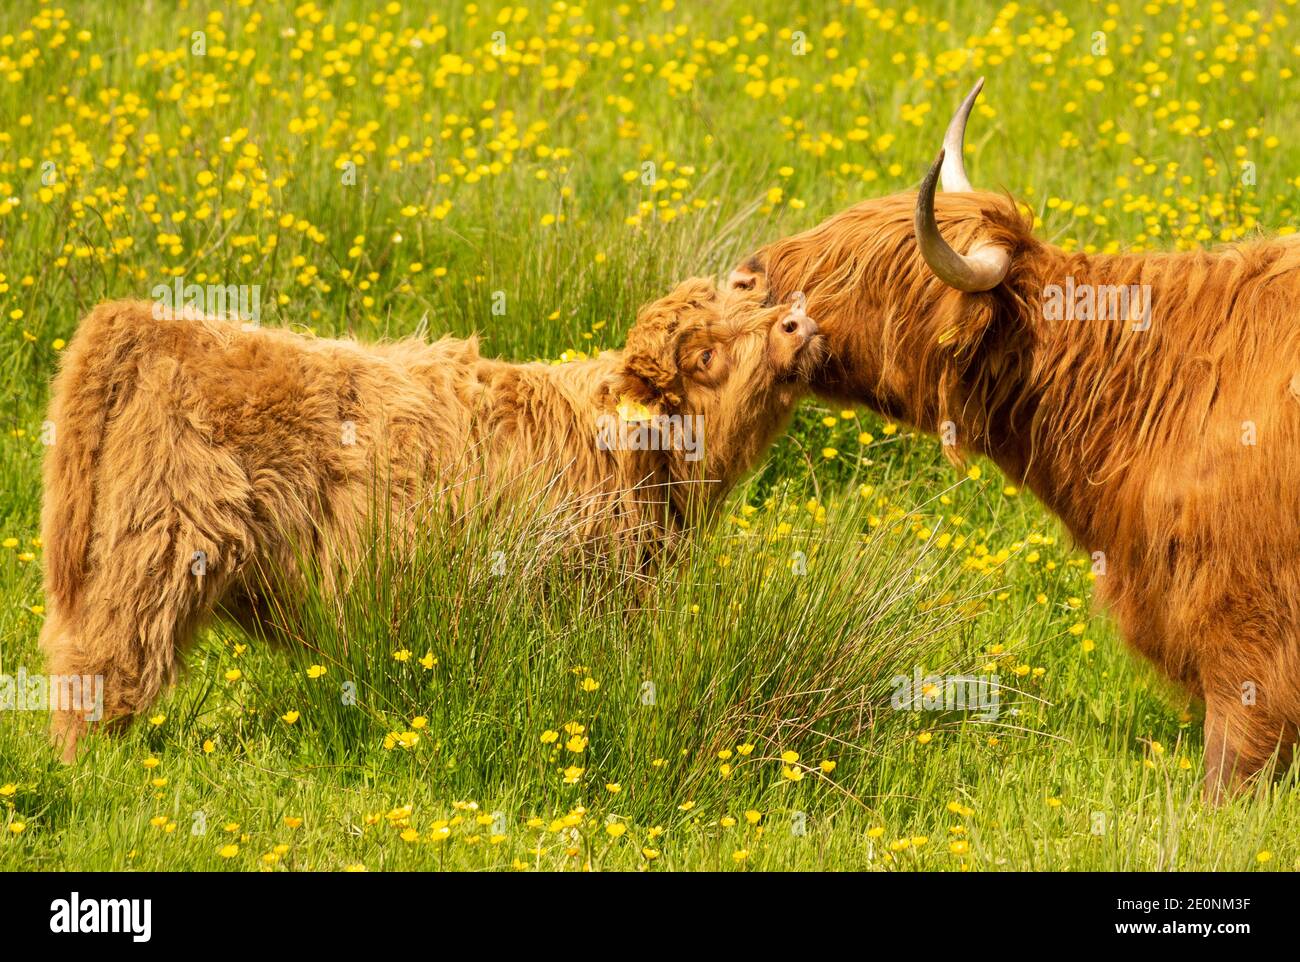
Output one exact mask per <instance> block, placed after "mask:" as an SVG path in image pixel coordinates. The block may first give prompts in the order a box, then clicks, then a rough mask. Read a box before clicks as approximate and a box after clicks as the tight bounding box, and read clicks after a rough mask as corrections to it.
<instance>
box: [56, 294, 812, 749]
mask: <svg viewBox="0 0 1300 962" xmlns="http://www.w3.org/2000/svg"><path fill="white" fill-rule="evenodd" d="M785 313H787V312H785V311H781V310H772V309H768V308H765V307H764V306H763V305H762V303H761V298H759V297H757V296H754V295H747V294H739V295H738V294H735V293H719V292H718V290H717V287H716V285H715V284H714V283H713V282H712V281H708V280H694V281H688V282H686V283H684V284H682V285H680V286H679V287H678V288H677V289H676V290H675V291H674V292H673V293H672V294H670V295H668V296H667V297H665V298H663V299H661V300H659V301H656V302H654V303H652V304H650V305H648V306H647V307H645V308H644V309H643V310H642V311H641V313H640V315H639V317H638V319H637V323H636V325H635V326H634V327H633V328H632V330H631V332H630V333H629V336H628V345H627V348H626V350H624V351H614V352H606V353H604V354H602V355H600V356H599V357H597V358H595V359H592V360H588V361H580V362H573V363H569V364H564V365H559V366H553V365H549V364H544V363H533V364H512V363H508V362H505V361H500V360H492V359H487V358H483V357H480V356H479V352H478V345H477V342H476V341H475V340H473V339H471V340H456V339H451V338H445V339H443V340H440V341H437V342H434V343H427V342H425V341H423V340H418V339H408V340H402V341H397V342H393V343H384V344H362V343H358V342H355V341H351V340H327V339H315V338H307V337H303V336H300V335H297V334H293V333H290V332H288V331H284V330H273V329H253V330H247V329H244V328H243V326H241V325H240V324H239V323H237V322H232V321H226V320H216V319H210V318H199V317H176V318H171V317H165V318H163V319H156V318H155V317H154V316H153V310H152V305H150V304H148V303H143V302H116V303H109V304H103V305H101V306H99V307H97V308H95V309H94V310H93V311H92V312H91V313H90V314H89V315H88V316H87V317H86V318H85V319H84V320H83V321H82V323H81V325H80V326H79V328H78V330H77V333H76V335H75V336H74V338H73V339H72V342H71V344H70V345H69V346H68V348H67V351H66V353H65V357H64V359H63V364H62V367H61V370H60V372H59V374H58V376H57V378H56V379H55V382H54V385H53V396H52V401H51V406H50V415H49V417H50V421H51V422H53V426H54V431H55V434H54V444H53V447H52V448H51V450H50V453H49V455H48V457H47V460H46V465H45V502H44V510H43V518H42V532H43V537H44V543H45V545H46V558H45V576H46V604H47V621H46V625H45V627H44V630H43V633H42V646H43V647H44V649H45V651H46V653H47V659H48V664H49V671H50V673H51V675H55V676H62V677H69V676H81V677H86V676H89V677H95V676H99V677H101V678H102V683H103V695H104V704H103V706H102V712H103V717H104V718H105V719H110V720H111V719H123V718H127V719H129V718H130V717H131V716H133V715H135V714H137V713H138V712H140V711H142V710H144V709H145V708H146V707H148V706H149V704H150V703H151V702H152V701H153V700H154V699H155V697H156V696H157V695H158V693H159V691H160V690H161V689H162V688H163V687H164V686H165V685H166V684H167V683H168V682H169V681H170V680H171V679H172V678H173V677H174V675H175V673H176V669H177V666H178V664H179V658H180V656H181V654H182V652H183V649H184V648H185V645H186V643H187V641H188V640H189V638H190V637H191V636H192V634H193V632H194V629H195V627H196V625H197V624H198V623H199V621H200V620H201V619H202V618H204V617H205V616H207V615H208V614H210V613H212V612H213V611H214V609H216V608H218V606H220V607H222V608H223V609H225V610H228V611H230V612H233V613H236V614H243V615H247V616H249V617H251V618H252V619H253V620H254V621H256V613H257V612H258V611H259V610H260V606H259V596H260V595H262V594H263V593H265V592H266V591H268V590H272V589H273V587H274V586H278V587H280V588H283V587H284V586H285V585H289V584H291V583H292V579H286V578H284V577H283V573H284V572H286V571H289V570H291V569H292V568H293V566H294V564H295V560H296V559H300V558H302V557H303V553H304V552H306V553H308V554H310V556H312V557H313V558H315V559H317V560H319V561H321V563H322V566H323V567H324V568H325V569H326V570H327V571H328V570H329V569H331V568H333V567H335V566H336V565H338V564H346V563H347V562H348V561H349V560H355V556H356V554H357V548H358V547H359V545H358V541H359V539H360V538H361V537H362V532H363V530H364V528H365V524H366V518H367V517H368V516H369V515H370V514H371V513H372V512H373V509H374V508H375V507H376V496H377V492H378V497H380V498H382V499H383V504H384V505H385V506H386V507H388V508H389V509H391V513H392V515H393V516H394V517H395V518H399V519H404V522H402V523H404V524H405V525H406V526H407V527H408V528H418V527H419V526H420V525H422V524H427V523H430V521H431V519H437V518H439V517H444V516H440V515H438V514H437V513H436V512H433V511H431V510H430V506H429V505H428V503H427V501H428V499H429V498H430V497H435V498H450V499H453V500H457V499H458V500H461V501H473V500H481V499H484V498H491V497H494V496H497V495H500V494H501V493H502V492H503V491H505V490H506V489H507V488H508V487H509V486H510V485H513V484H517V483H518V482H519V480H520V479H521V478H522V477H525V476H528V475H530V474H532V475H533V476H534V477H535V479H536V481H537V487H536V489H535V490H536V491H537V492H538V493H539V496H540V497H541V498H542V499H543V500H545V501H547V502H549V503H553V504H555V505H557V506H559V507H561V508H563V509H564V511H565V513H566V517H568V518H569V521H568V522H566V524H568V525H569V527H570V530H572V531H574V532H577V534H578V536H579V537H580V538H581V539H582V540H590V539H591V538H593V537H595V536H596V535H598V534H603V535H604V536H605V541H604V542H603V543H607V544H612V545H614V546H616V547H618V548H620V549H622V550H623V552H624V553H625V554H626V555H627V556H628V557H631V558H634V559H642V560H644V559H645V558H646V557H652V556H653V555H654V554H656V553H658V552H659V551H660V549H662V548H663V546H664V545H665V544H667V543H669V542H671V541H672V539H673V538H674V537H675V536H676V535H677V534H678V533H679V532H681V531H682V530H683V529H684V528H685V527H686V526H687V525H688V524H690V523H692V522H693V521H695V520H698V519H699V518H700V517H703V516H705V515H707V514H708V512H709V511H710V510H711V509H712V508H713V506H715V505H717V504H718V502H719V501H720V500H721V498H722V497H723V496H724V495H725V494H726V493H727V491H728V490H729V489H730V487H731V486H732V485H733V484H734V483H735V482H736V481H737V480H738V479H739V477H740V476H741V475H742V474H743V473H744V472H745V471H746V470H748V469H749V468H750V467H751V466H752V465H753V464H754V462H755V460H756V459H757V458H758V457H759V455H760V454H761V453H762V451H763V449H764V447H765V446H766V445H767V444H768V443H769V442H770V440H771V439H772V438H773V436H774V435H775V434H776V433H777V432H778V431H779V429H780V428H781V426H782V425H783V424H784V422H785V420H786V418H787V417H788V415H789V413H790V411H791V409H792V407H793V405H794V403H795V401H796V399H797V397H798V395H799V394H800V392H801V390H802V385H803V383H804V382H806V377H807V373H808V370H809V366H810V365H811V364H812V363H813V362H815V360H816V348H817V346H818V342H817V340H816V338H815V337H814V334H815V331H814V330H813V329H811V328H810V327H809V326H808V325H803V326H802V327H799V329H798V330H793V329H792V328H791V324H790V323H789V322H786V321H783V319H782V317H781V315H783V314H785ZM620 403H623V404H625V405H626V404H628V403H635V404H638V405H642V406H644V408H645V409H647V410H648V411H650V412H652V413H654V414H661V415H679V416H696V417H698V418H700V419H701V423H702V424H703V427H704V438H703V442H704V447H703V451H702V454H703V457H702V458H700V459H698V460H695V459H692V457H691V455H692V454H693V452H691V451H689V450H687V449H685V448H684V447H682V446H680V445H679V446H677V447H673V446H671V444H670V445H667V446H666V449H664V448H665V446H664V445H660V446H659V447H660V449H657V450H656V449H633V448H631V447H630V446H627V445H620V444H618V443H615V444H612V445H611V444H609V443H606V444H604V445H603V446H602V445H601V444H599V443H597V438H598V423H599V422H598V418H601V417H602V416H609V415H614V416H616V411H617V409H618V408H619V406H620ZM670 440H671V439H670ZM277 578H278V580H276V579H277ZM250 613H251V614H250ZM74 707H77V706H63V709H64V710H59V711H57V712H56V713H55V714H54V717H53V720H52V735H53V737H54V738H55V740H56V741H57V742H59V743H60V744H61V745H62V747H63V749H64V755H65V758H67V759H69V760H70V759H71V758H72V757H73V756H74V754H75V748H76V744H77V742H78V739H79V737H80V736H81V734H82V733H83V732H84V730H85V728H86V719H85V714H86V712H85V711H76V710H71V709H72V708H74ZM80 707H82V708H83V709H84V708H85V707H86V706H80Z"/></svg>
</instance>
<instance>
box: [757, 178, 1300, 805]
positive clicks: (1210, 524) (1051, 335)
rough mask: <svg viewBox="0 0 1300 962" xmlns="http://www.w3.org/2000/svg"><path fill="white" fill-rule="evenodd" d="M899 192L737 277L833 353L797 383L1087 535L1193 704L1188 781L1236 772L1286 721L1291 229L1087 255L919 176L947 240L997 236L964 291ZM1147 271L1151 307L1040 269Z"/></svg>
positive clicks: (1284, 735) (1286, 728)
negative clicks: (915, 430) (800, 321)
mask: <svg viewBox="0 0 1300 962" xmlns="http://www.w3.org/2000/svg"><path fill="white" fill-rule="evenodd" d="M915 207H916V195H915V194H910V193H908V194H899V195H894V196H889V197H884V198H881V199H878V200H872V201H867V202H865V203H861V204H858V205H856V206H855V207H852V208H850V209H848V210H845V211H843V212H841V213H839V214H837V215H835V216H833V217H831V218H829V219H828V220H826V221H825V222H823V223H822V224H820V225H819V226H817V227H815V228H813V229H811V230H809V231H807V232H805V233H802V234H799V235H796V236H793V237H789V238H786V239H783V240H780V241H777V242H775V243H772V244H770V245H768V246H766V247H765V248H763V249H761V250H760V251H758V252H757V253H756V254H755V255H754V256H753V257H752V258H750V259H749V261H748V262H747V263H746V264H744V265H742V266H741V268H739V269H738V271H737V273H736V274H735V275H734V277H735V283H736V285H737V286H741V287H757V288H758V289H763V288H764V287H766V288H767V289H768V295H769V302H770V303H774V304H779V303H783V302H787V301H789V300H791V299H792V298H794V297H795V295H796V292H802V294H803V296H804V297H805V298H806V299H807V305H808V311H809V313H810V314H812V315H813V316H814V317H816V318H817V319H818V323H819V324H820V326H821V330H822V332H823V333H824V334H825V335H826V336H827V338H828V341H829V344H830V350H831V357H830V360H829V361H828V363H827V365H826V366H825V367H824V368H823V371H824V372H825V373H824V374H823V375H822V376H821V377H819V378H818V379H817V380H816V381H815V383H814V388H815V389H816V390H818V391H819V392H820V393H823V394H826V395H830V396H833V397H837V398H841V399H850V400H854V401H859V402H864V403H867V404H869V405H871V406H873V407H874V408H876V409H877V410H879V411H881V412H885V413H887V414H889V415H892V416H895V417H898V418H901V419H904V420H906V421H908V422H910V423H912V424H914V425H916V426H918V427H920V428H922V429H924V430H927V431H932V432H934V431H938V430H939V428H940V426H941V425H942V424H943V423H944V422H945V421H949V422H951V423H952V425H954V426H955V428H956V431H957V437H958V441H959V443H960V444H961V445H962V446H963V447H965V448H966V449H968V450H971V451H976V452H981V453H984V454H987V455H988V456H990V457H992V458H993V459H994V460H995V461H996V462H997V463H998V464H999V465H1000V466H1001V467H1002V469H1003V470H1004V471H1005V472H1006V473H1007V474H1008V475H1009V476H1010V477H1012V478H1014V479H1016V480H1018V481H1021V482H1023V483H1025V484H1026V485H1027V486H1028V487H1029V488H1030V489H1031V490H1033V491H1034V492H1035V494H1036V495H1037V496H1038V497H1039V498H1040V499H1041V500H1042V501H1043V503H1044V504H1046V505H1047V506H1048V507H1049V508H1050V509H1051V510H1053V511H1054V512H1055V513H1057V514H1058V515H1059V516H1060V517H1061V519H1062V520H1063V521H1064V522H1065V524H1066V525H1067V527H1068V528H1069V530H1070V531H1071V533H1072V534H1073V536H1074V537H1075V538H1076V539H1077V542H1078V543H1079V544H1080V545H1082V546H1083V547H1085V548H1086V549H1087V550H1088V551H1089V552H1091V553H1093V557H1094V559H1096V563H1095V565H1094V567H1095V569H1096V570H1097V572H1098V574H1099V577H1098V578H1097V585H1098V586H1099V591H1098V594H1099V597H1100V599H1101V600H1102V601H1103V602H1104V603H1105V604H1106V605H1107V606H1108V607H1109V609H1110V610H1111V612H1112V613H1113V614H1114V615H1115V617H1116V619H1117V620H1118V623H1119V626H1120V628H1121V630H1122V631H1123V633H1124V635H1125V637H1126V638H1127V639H1128V641H1129V642H1130V643H1131V644H1132V645H1133V646H1134V647H1135V648H1136V649H1137V650H1138V651H1140V652H1141V653H1142V654H1144V655H1145V656H1147V657H1148V658H1150V659H1152V660H1153V661H1154V662H1155V664H1156V665H1158V666H1159V667H1160V669H1161V670H1162V671H1163V672H1164V673H1165V674H1167V675H1168V676H1169V677H1171V678H1173V679H1176V680H1177V681H1179V682H1181V683H1182V684H1183V685H1185V686H1186V687H1187V688H1188V689H1189V690H1190V691H1191V692H1193V693H1195V694H1196V695H1197V696H1199V697H1201V698H1203V699H1204V700H1205V703H1206V721H1205V731H1206V755H1207V765H1206V792H1207V795H1208V796H1209V797H1211V798H1219V797H1220V796H1221V795H1222V794H1223V792H1224V790H1225V789H1228V788H1234V787H1239V786H1240V784H1241V783H1242V782H1243V780H1244V779H1245V777H1247V776H1249V775H1250V774H1252V773H1254V772H1256V771H1258V770H1259V769H1260V768H1261V767H1262V766H1263V765H1264V764H1265V763H1266V761H1267V760H1268V759H1269V757H1270V755H1271V754H1272V753H1273V752H1274V751H1275V750H1276V751H1279V753H1280V756H1281V758H1282V760H1283V761H1286V760H1287V759H1289V758H1290V755H1291V751H1292V743H1293V742H1294V741H1295V740H1296V737H1297V726H1298V725H1300V517H1298V516H1297V514H1296V511H1297V509H1298V508H1300V397H1298V396H1300V244H1296V243H1294V242H1293V241H1292V240H1288V241H1282V240H1260V241H1256V242H1254V243H1248V244H1242V245H1239V246H1232V247H1226V248H1223V249H1219V250H1214V251H1195V252H1186V253H1150V254H1118V255H1086V254H1080V253H1068V252H1065V251H1062V250H1060V249H1059V248H1056V247H1053V246H1052V245H1049V244H1046V243H1044V242H1042V241H1040V240H1038V239H1036V238H1035V237H1034V236H1033V235H1032V233H1031V231H1030V223H1029V221H1028V220H1027V218H1026V217H1025V216H1024V215H1022V214H1021V213H1019V212H1018V211H1017V209H1016V207H1015V206H1014V204H1013V203H1012V202H1011V200H1010V199H1008V198H1005V197H1002V196H999V195H995V194H989V193H982V192H972V193H958V194H943V195H940V196H939V198H938V201H937V204H936V213H937V216H938V220H939V225H940V227H941V229H942V231H943V235H944V237H945V238H946V239H947V241H948V242H949V243H950V244H951V245H952V246H953V247H954V248H955V249H956V250H958V251H965V250H970V249H972V248H973V247H975V246H976V244H977V243H982V242H989V241H991V242H994V243H998V244H1000V245H1002V246H1003V247H1005V248H1006V249H1007V250H1008V251H1009V252H1010V255H1011V268H1010V272H1009V274H1008V275H1007V276H1006V278H1005V280H1004V281H1003V282H1002V283H1001V284H1000V285H998V286H997V287H995V288H994V289H993V290H991V291H989V292H987V293H982V294H963V293H960V292H958V291H956V290H954V289H952V288H950V287H948V286H947V285H945V284H944V283H943V282H942V281H940V280H939V279H938V278H937V277H936V276H935V275H934V274H933V273H932V271H931V270H930V269H929V268H928V267H927V266H926V264H925V262H924V261H923V260H922V258H921V256H920V254H919V251H918V247H917V244H916V241H915V238H914V235H913V211H914V208H915ZM1067 277H1072V278H1074V281H1075V282H1076V284H1091V285H1121V284H1122V285H1128V284H1144V285H1149V286H1150V291H1151V323H1150V328H1149V329H1148V330H1145V331H1142V330H1135V329H1134V327H1135V324H1134V323H1130V319H1124V318H1120V319H1110V320H1051V319H1048V314H1047V312H1046V311H1045V287H1046V286H1047V285H1049V284H1056V285H1064V284H1065V283H1066V278H1067Z"/></svg>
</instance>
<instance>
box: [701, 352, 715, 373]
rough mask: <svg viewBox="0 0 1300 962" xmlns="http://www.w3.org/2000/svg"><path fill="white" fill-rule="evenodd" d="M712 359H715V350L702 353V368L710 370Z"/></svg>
mask: <svg viewBox="0 0 1300 962" xmlns="http://www.w3.org/2000/svg"><path fill="white" fill-rule="evenodd" d="M712 360H713V352H712V351H705V352H704V353H703V354H701V355H700V368H701V369H702V370H708V368H709V362H710V361H712Z"/></svg>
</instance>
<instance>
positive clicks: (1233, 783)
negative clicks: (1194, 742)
mask: <svg viewBox="0 0 1300 962" xmlns="http://www.w3.org/2000/svg"><path fill="white" fill-rule="evenodd" d="M1234 717H1235V716H1234V712H1233V710H1232V708H1231V706H1230V705H1228V704H1227V703H1225V701H1224V700H1223V699H1221V698H1213V699H1208V700H1207V701H1206V703H1205V790H1204V797H1205V800H1206V801H1207V802H1209V803H1210V804H1211V805H1220V804H1222V803H1223V802H1224V801H1225V800H1226V799H1227V798H1228V797H1230V796H1231V795H1232V794H1234V793H1235V792H1236V791H1237V790H1238V789H1239V788H1240V787H1241V784H1242V781H1243V777H1244V771H1243V765H1242V759H1241V756H1240V753H1239V752H1238V751H1237V747H1236V746H1237V745H1238V744H1239V736H1238V735H1235V734H1233V733H1232V731H1231V727H1230V726H1231V725H1232V719H1233V718H1234Z"/></svg>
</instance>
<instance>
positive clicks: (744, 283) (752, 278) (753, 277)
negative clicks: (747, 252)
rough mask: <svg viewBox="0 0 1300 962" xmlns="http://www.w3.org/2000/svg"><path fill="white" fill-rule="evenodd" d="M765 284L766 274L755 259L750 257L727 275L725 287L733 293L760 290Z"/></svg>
mask: <svg viewBox="0 0 1300 962" xmlns="http://www.w3.org/2000/svg"><path fill="white" fill-rule="evenodd" d="M766 282H767V274H766V272H765V271H764V270H763V263H762V261H760V260H759V259H758V258H757V257H751V258H750V259H749V260H747V261H745V262H744V263H743V264H741V265H740V266H739V267H737V268H736V269H735V270H734V271H732V272H731V273H730V274H728V275H727V287H728V288H729V289H731V290H733V291H754V290H760V289H761V288H762V286H763V285H764V284H765V283H766Z"/></svg>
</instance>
